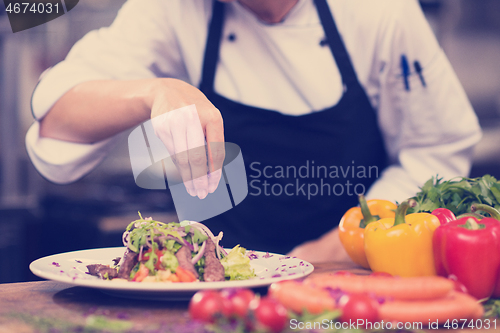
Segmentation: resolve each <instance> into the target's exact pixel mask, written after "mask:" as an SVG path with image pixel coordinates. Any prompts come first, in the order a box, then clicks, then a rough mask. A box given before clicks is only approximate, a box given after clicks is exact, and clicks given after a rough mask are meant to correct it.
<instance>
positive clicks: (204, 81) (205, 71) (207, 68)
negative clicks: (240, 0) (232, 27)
mask: <svg viewBox="0 0 500 333" xmlns="http://www.w3.org/2000/svg"><path fill="white" fill-rule="evenodd" d="M314 3H315V6H316V10H317V11H318V15H319V18H320V21H321V24H322V25H323V30H324V31H325V34H326V38H327V40H328V46H329V47H330V51H331V52H332V55H333V57H334V59H335V61H336V63H337V66H338V68H339V71H340V74H341V76H342V82H343V83H344V84H345V85H346V86H348V87H349V86H351V85H353V84H357V83H358V79H357V75H356V72H355V71H354V67H353V66H352V62H351V59H350V57H349V54H348V52H347V49H346V48H345V45H344V42H343V41H342V38H341V36H340V34H339V31H338V29H337V25H336V24H335V20H334V19H333V16H332V13H331V11H330V7H329V6H328V3H327V2H326V0H314ZM224 9H225V4H224V3H222V2H220V1H217V0H214V2H213V7H212V18H211V20H210V24H209V26H208V36H207V42H206V45H205V54H204V57H203V67H202V74H201V82H200V89H201V90H202V91H213V87H214V79H215V72H216V71H215V70H216V67H217V62H218V60H219V50H220V43H221V39H222V29H223V26H224Z"/></svg>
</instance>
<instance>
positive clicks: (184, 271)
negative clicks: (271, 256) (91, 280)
mask: <svg viewBox="0 0 500 333" xmlns="http://www.w3.org/2000/svg"><path fill="white" fill-rule="evenodd" d="M139 217H140V218H139V219H138V220H136V221H133V222H131V223H130V224H129V225H128V226H127V228H126V230H125V232H124V234H123V237H122V240H123V244H124V245H125V246H126V248H127V249H126V251H125V254H124V255H123V257H122V258H121V260H120V261H119V262H118V263H115V266H116V267H113V268H112V267H105V269H106V272H104V268H99V269H98V267H97V266H96V265H89V266H88V269H89V272H91V273H94V274H92V275H97V276H100V277H103V276H104V275H105V277H106V278H109V279H111V278H113V277H118V278H122V279H127V280H129V281H134V282H141V281H143V282H158V281H169V282H194V281H197V280H198V278H199V280H201V281H225V280H226V279H233V280H234V279H238V280H243V279H248V278H251V277H254V276H255V274H254V273H253V270H252V269H251V267H250V259H249V258H248V257H246V255H245V253H246V250H245V249H244V248H242V247H240V246H237V247H236V248H235V249H233V250H232V251H231V255H227V257H226V258H225V259H223V260H224V262H225V267H226V268H224V266H222V264H221V260H220V258H222V257H223V256H225V255H226V251H224V249H223V248H222V247H220V246H219V241H220V240H221V238H222V232H221V233H219V235H218V236H217V237H216V236H214V235H213V234H212V232H211V231H210V230H209V229H208V228H207V227H206V226H204V225H203V224H201V223H197V222H192V221H183V222H181V223H175V222H171V223H163V222H159V221H155V220H153V219H152V218H146V219H144V218H143V217H142V216H141V214H140V213H139ZM101 266H102V265H101ZM225 270H227V273H226V272H225ZM99 273H100V274H99ZM110 273H112V274H110Z"/></svg>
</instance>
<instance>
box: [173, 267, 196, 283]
mask: <svg viewBox="0 0 500 333" xmlns="http://www.w3.org/2000/svg"><path fill="white" fill-rule="evenodd" d="M175 274H176V275H177V277H178V278H179V281H180V282H193V281H196V276H194V274H193V273H191V272H190V271H188V270H185V269H184V268H182V267H181V266H178V267H177V269H176V270H175Z"/></svg>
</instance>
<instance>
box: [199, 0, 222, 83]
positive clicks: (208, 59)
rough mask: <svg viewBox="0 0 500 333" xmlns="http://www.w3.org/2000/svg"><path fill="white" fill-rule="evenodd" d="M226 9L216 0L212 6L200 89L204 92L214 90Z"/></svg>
mask: <svg viewBox="0 0 500 333" xmlns="http://www.w3.org/2000/svg"><path fill="white" fill-rule="evenodd" d="M224 8H225V6H224V3H222V2H220V1H217V0H214V2H213V6H212V18H211V20H210V24H209V26H208V36H207V42H206V45H205V54H204V56H203V67H202V73H201V82H200V89H201V90H202V91H213V88H214V79H215V69H216V66H217V62H218V60H219V49H220V41H221V38H222V27H223V26H224Z"/></svg>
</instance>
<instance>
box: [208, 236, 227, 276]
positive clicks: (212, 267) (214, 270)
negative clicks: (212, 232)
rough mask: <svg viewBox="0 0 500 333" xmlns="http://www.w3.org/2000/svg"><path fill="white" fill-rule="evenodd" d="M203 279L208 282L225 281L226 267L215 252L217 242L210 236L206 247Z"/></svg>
mask: <svg viewBox="0 0 500 333" xmlns="http://www.w3.org/2000/svg"><path fill="white" fill-rule="evenodd" d="M203 280H204V281H206V282H214V281H224V280H225V279H224V267H223V266H222V264H221V263H220V260H219V259H218V258H217V255H216V254H215V244H214V242H212V240H211V239H210V238H209V239H207V245H206V247H205V272H204V273H203Z"/></svg>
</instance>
